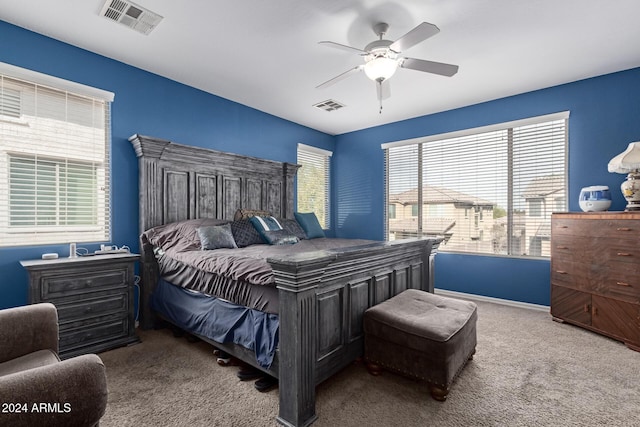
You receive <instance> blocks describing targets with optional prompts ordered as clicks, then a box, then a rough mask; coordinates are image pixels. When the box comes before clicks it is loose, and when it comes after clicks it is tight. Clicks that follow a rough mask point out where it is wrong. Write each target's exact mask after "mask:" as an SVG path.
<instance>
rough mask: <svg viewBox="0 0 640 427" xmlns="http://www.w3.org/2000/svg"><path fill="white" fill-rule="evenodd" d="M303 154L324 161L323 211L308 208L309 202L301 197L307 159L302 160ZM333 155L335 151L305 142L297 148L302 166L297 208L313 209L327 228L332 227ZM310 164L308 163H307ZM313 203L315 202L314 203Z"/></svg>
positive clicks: (297, 192) (297, 190) (297, 185)
mask: <svg viewBox="0 0 640 427" xmlns="http://www.w3.org/2000/svg"><path fill="white" fill-rule="evenodd" d="M301 156H302V157H303V158H305V157H306V158H307V159H310V160H312V161H313V162H318V163H322V164H323V166H322V172H323V177H322V182H323V183H324V188H323V194H324V195H323V197H324V204H323V205H324V206H323V207H322V211H321V212H318V211H317V210H318V209H317V208H316V209H307V208H308V206H309V205H308V204H307V203H308V202H301V200H300V198H301V197H303V195H302V194H301V191H300V189H301V186H302V185H301V183H300V180H301V178H303V177H304V172H303V173H301V171H302V170H303V168H304V164H305V160H301ZM332 156H333V152H332V151H329V150H325V149H323V148H318V147H314V146H312V145H307V144H303V143H301V142H300V143H298V145H297V149H296V159H297V160H296V161H297V163H298V164H299V165H301V168H300V169H299V170H298V173H297V174H296V210H297V211H299V212H303V211H305V212H306V211H313V213H315V214H316V217H317V218H318V221H319V222H320V226H321V227H322V228H323V229H325V230H327V229H330V228H331V219H332V218H331V158H332ZM307 164H308V163H307ZM312 205H313V203H312Z"/></svg>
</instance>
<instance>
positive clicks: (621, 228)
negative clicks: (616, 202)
mask: <svg viewBox="0 0 640 427" xmlns="http://www.w3.org/2000/svg"><path fill="white" fill-rule="evenodd" d="M616 230H618V231H631V229H630V228H627V227H618V228H616Z"/></svg>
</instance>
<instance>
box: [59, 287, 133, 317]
mask: <svg viewBox="0 0 640 427" xmlns="http://www.w3.org/2000/svg"><path fill="white" fill-rule="evenodd" d="M127 300H128V296H127V294H124V293H119V294H115V295H113V296H109V297H104V296H101V297H99V298H94V299H90V298H88V299H86V300H83V301H82V302H75V303H71V304H57V305H56V307H57V309H58V319H59V321H60V323H65V322H67V321H70V320H76V319H84V318H89V317H95V316H99V315H101V314H108V313H123V312H125V313H126V312H127V311H128V307H127Z"/></svg>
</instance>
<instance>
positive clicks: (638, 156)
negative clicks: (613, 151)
mask: <svg viewBox="0 0 640 427" xmlns="http://www.w3.org/2000/svg"><path fill="white" fill-rule="evenodd" d="M608 169H609V172H616V173H631V172H634V171H637V170H640V141H637V142H632V143H630V144H629V146H628V147H627V149H626V150H624V151H623V152H622V153H620V154H618V155H617V156H615V157H614V158H613V159H611V160H610V161H609V165H608Z"/></svg>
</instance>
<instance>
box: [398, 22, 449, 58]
mask: <svg viewBox="0 0 640 427" xmlns="http://www.w3.org/2000/svg"><path fill="white" fill-rule="evenodd" d="M439 32H440V28H438V27H436V26H435V25H433V24H430V23H428V22H423V23H422V24H420V25H418V26H417V27H415V28H414V29H413V30H411V31H409V32H408V33H407V34H405V35H404V36H402V37H400V38H399V39H398V40H396V41H395V42H393V43H391V45H390V46H389V49H391V50H392V51H394V52H396V53H399V52H403V51H405V50H407V49H409V48H410V47H413V46H415V45H417V44H418V43H420V42H421V41H424V40H426V39H428V38H429V37H432V36H435V35H436V34H438V33H439Z"/></svg>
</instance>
